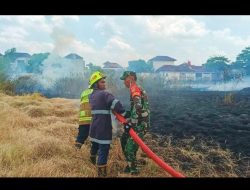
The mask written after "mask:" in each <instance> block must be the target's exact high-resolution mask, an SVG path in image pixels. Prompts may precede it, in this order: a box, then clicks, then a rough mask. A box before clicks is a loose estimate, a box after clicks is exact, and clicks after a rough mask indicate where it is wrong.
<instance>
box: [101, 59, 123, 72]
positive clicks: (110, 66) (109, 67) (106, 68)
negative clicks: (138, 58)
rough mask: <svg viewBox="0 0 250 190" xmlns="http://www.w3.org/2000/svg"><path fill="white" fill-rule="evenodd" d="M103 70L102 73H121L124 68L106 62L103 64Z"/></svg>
mask: <svg viewBox="0 0 250 190" xmlns="http://www.w3.org/2000/svg"><path fill="white" fill-rule="evenodd" d="M102 68H103V70H104V71H106V72H107V71H115V72H123V71H124V68H123V67H122V66H121V65H119V64H118V63H111V62H109V61H106V62H105V63H103V67H102Z"/></svg>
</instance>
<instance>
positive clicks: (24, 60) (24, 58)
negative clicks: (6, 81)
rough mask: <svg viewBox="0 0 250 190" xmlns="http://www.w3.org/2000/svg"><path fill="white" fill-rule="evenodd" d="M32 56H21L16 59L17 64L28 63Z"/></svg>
mask: <svg viewBox="0 0 250 190" xmlns="http://www.w3.org/2000/svg"><path fill="white" fill-rule="evenodd" d="M29 60H30V58H27V57H19V58H17V59H16V60H15V62H14V63H15V64H19V63H23V64H28V62H29Z"/></svg>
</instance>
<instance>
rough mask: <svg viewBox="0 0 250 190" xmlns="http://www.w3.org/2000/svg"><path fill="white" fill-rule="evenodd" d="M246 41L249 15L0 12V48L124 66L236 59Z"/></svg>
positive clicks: (249, 35) (248, 42)
mask: <svg viewBox="0 0 250 190" xmlns="http://www.w3.org/2000/svg"><path fill="white" fill-rule="evenodd" d="M246 46H250V16H170V15H166V16H142V15H141V16H0V53H2V54H3V53H4V51H5V50H7V49H9V48H12V47H16V48H17V51H18V52H28V53H30V54H33V53H39V52H54V53H57V54H59V55H61V56H65V55H67V54H68V53H71V52H74V53H77V54H79V55H80V56H82V57H83V58H84V60H85V61H86V62H87V63H88V62H93V63H94V64H97V65H102V63H103V62H105V61H111V62H117V63H120V64H121V65H123V66H127V63H128V61H129V60H135V59H144V60H146V61H147V60H148V59H150V58H152V57H154V56H157V55H167V56H170V57H173V58H175V59H177V62H176V64H181V63H183V62H185V61H187V60H190V61H191V63H192V64H194V65H201V64H203V63H205V61H206V60H207V59H208V58H209V57H210V56H214V55H224V56H226V57H228V58H229V59H230V60H231V61H234V60H235V58H236V56H237V54H239V53H240V51H241V50H242V49H244V48H245V47H246Z"/></svg>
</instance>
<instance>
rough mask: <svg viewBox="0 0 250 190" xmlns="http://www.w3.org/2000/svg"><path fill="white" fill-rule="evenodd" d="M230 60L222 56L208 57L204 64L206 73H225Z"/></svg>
mask: <svg viewBox="0 0 250 190" xmlns="http://www.w3.org/2000/svg"><path fill="white" fill-rule="evenodd" d="M229 63H230V60H229V59H228V58H226V57H224V56H214V57H210V58H209V59H208V60H207V62H206V63H205V64H204V67H205V69H206V70H208V71H225V70H226V69H228V68H229Z"/></svg>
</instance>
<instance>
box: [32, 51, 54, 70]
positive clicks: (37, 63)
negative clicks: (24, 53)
mask: <svg viewBox="0 0 250 190" xmlns="http://www.w3.org/2000/svg"><path fill="white" fill-rule="evenodd" d="M48 56H49V53H38V54H33V55H32V56H31V58H30V60H29V62H28V66H27V71H28V72H29V73H41V72H42V69H41V66H42V62H43V61H44V60H45V59H47V58H48Z"/></svg>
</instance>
